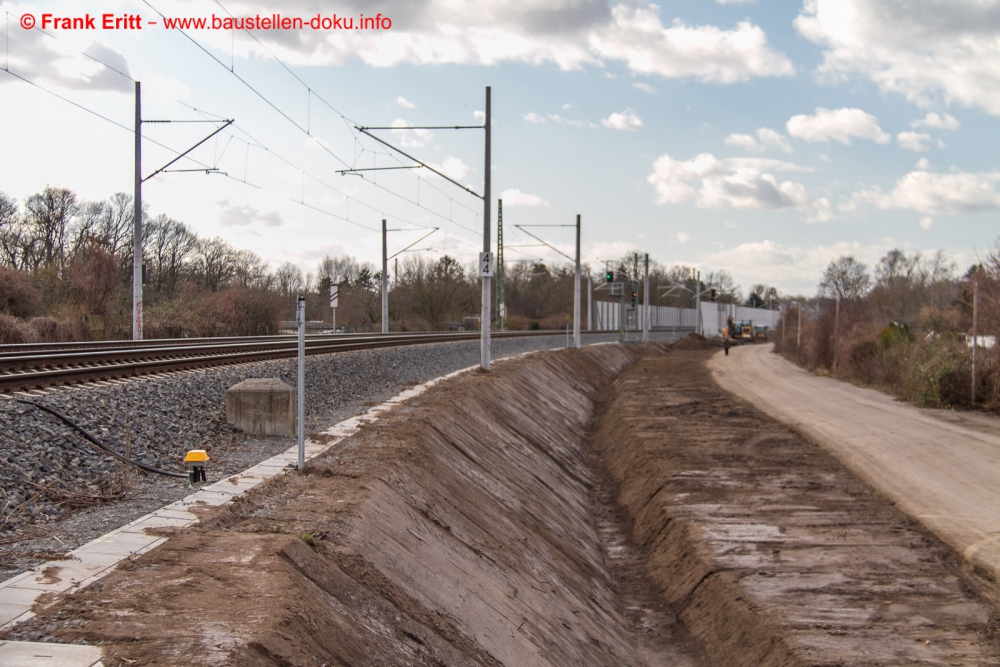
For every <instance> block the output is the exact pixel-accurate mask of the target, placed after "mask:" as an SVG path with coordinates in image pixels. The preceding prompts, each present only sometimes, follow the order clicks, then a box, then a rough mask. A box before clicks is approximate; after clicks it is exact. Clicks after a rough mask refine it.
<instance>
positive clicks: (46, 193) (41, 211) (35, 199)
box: [24, 186, 79, 269]
mask: <svg viewBox="0 0 1000 667" xmlns="http://www.w3.org/2000/svg"><path fill="white" fill-rule="evenodd" d="M24 208H25V221H26V222H27V225H28V230H29V233H30V235H31V237H32V240H33V243H32V246H31V247H32V252H31V253H30V254H31V258H30V260H29V262H28V263H29V265H30V267H31V268H32V269H38V268H39V267H41V266H47V267H61V266H62V264H63V261H64V260H65V258H66V232H67V230H68V228H69V226H70V221H71V220H72V219H73V216H75V215H76V214H77V211H79V205H78V204H77V202H76V195H75V194H74V193H73V191H72V190H68V189H66V188H54V187H51V186H49V187H46V188H45V189H44V190H43V191H42V192H40V193H37V194H33V195H31V196H30V197H28V200H27V201H26V202H25V203H24Z"/></svg>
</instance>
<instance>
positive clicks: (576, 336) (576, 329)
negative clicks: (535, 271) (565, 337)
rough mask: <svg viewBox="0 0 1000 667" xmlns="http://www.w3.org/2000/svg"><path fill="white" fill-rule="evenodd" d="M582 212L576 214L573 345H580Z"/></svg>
mask: <svg viewBox="0 0 1000 667" xmlns="http://www.w3.org/2000/svg"><path fill="white" fill-rule="evenodd" d="M580 280H581V278H580V214H579V213H577V214H576V271H575V273H574V274H573V347H576V348H578V347H580Z"/></svg>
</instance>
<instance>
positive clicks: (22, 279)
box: [0, 266, 42, 317]
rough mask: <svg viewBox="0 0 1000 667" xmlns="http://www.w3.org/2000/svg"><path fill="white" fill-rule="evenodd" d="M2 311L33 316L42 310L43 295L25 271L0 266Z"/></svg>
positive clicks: (0, 306)
mask: <svg viewBox="0 0 1000 667" xmlns="http://www.w3.org/2000/svg"><path fill="white" fill-rule="evenodd" d="M0 312H3V313H6V314H8V315H12V316H14V317H32V316H34V315H38V314H39V313H40V312H42V295H41V293H40V292H39V291H38V290H37V289H36V288H35V286H34V285H33V284H32V283H31V276H29V275H28V274H27V273H25V272H23V271H18V270H17V269H11V268H9V267H5V266H3V267H0Z"/></svg>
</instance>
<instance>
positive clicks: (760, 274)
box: [702, 239, 899, 294]
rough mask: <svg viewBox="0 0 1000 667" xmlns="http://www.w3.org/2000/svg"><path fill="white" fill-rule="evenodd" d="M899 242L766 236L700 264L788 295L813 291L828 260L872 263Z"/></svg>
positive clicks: (709, 257) (727, 249)
mask: <svg viewBox="0 0 1000 667" xmlns="http://www.w3.org/2000/svg"><path fill="white" fill-rule="evenodd" d="M898 245H899V244H898V242H897V241H895V240H894V239H879V240H877V241H875V242H866V243H863V244H862V243H859V242H857V241H842V242H838V243H834V244H831V245H816V246H796V245H784V244H781V243H778V242H776V241H771V240H770V239H765V240H763V241H759V242H754V243H742V244H740V245H737V246H734V247H732V248H726V249H723V250H719V251H718V252H714V253H711V254H709V255H706V256H705V257H704V258H703V261H702V265H703V266H709V267H720V266H721V267H725V268H726V270H727V271H730V272H731V273H732V274H733V277H735V278H736V280H737V281H738V282H740V283H742V284H743V285H749V284H752V283H767V284H769V285H774V286H776V287H777V288H778V289H780V290H781V291H783V292H785V293H788V294H813V293H815V291H816V286H817V285H818V284H819V281H820V280H821V279H822V277H823V270H824V269H825V268H826V267H827V265H828V264H829V263H830V261H831V260H834V259H836V258H837V257H840V256H842V255H853V256H855V257H856V258H857V259H858V260H859V261H862V262H864V263H865V264H867V265H868V266H872V265H873V264H874V263H875V262H876V261H878V258H879V257H880V256H882V255H883V254H885V252H886V251H887V250H889V249H891V248H894V247H897V246H898Z"/></svg>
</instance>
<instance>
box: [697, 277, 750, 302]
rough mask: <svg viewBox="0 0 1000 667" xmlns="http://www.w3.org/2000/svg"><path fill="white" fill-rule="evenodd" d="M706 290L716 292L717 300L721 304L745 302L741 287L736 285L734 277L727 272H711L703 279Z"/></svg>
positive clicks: (703, 288)
mask: <svg viewBox="0 0 1000 667" xmlns="http://www.w3.org/2000/svg"><path fill="white" fill-rule="evenodd" d="M703 282H704V287H702V291H703V292H704V291H705V289H706V288H707V289H709V290H713V289H714V290H715V293H716V297H715V300H716V301H718V302H720V303H737V302H739V301H742V300H743V295H742V294H740V286H739V285H738V284H737V283H736V279H735V278H733V275H732V274H731V273H729V272H728V271H726V270H720V271H709V272H708V273H707V274H705V278H704V279H703Z"/></svg>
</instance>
